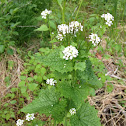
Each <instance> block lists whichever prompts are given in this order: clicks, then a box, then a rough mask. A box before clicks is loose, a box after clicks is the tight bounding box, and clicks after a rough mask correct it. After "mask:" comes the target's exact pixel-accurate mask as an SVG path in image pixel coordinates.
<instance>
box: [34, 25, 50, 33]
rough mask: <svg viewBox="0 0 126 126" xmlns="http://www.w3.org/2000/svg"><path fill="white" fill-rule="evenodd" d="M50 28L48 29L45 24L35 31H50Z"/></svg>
mask: <svg viewBox="0 0 126 126" xmlns="http://www.w3.org/2000/svg"><path fill="white" fill-rule="evenodd" d="M48 30H49V28H48V27H47V25H45V24H43V25H41V26H40V28H38V29H36V30H35V31H48Z"/></svg>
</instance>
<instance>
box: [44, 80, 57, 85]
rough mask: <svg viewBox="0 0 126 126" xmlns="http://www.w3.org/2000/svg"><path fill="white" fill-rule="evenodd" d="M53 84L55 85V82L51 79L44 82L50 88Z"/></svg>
mask: <svg viewBox="0 0 126 126" xmlns="http://www.w3.org/2000/svg"><path fill="white" fill-rule="evenodd" d="M55 83H57V81H56V80H54V79H53V78H50V79H47V80H46V84H49V85H51V86H54V85H55Z"/></svg>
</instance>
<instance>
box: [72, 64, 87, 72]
mask: <svg viewBox="0 0 126 126" xmlns="http://www.w3.org/2000/svg"><path fill="white" fill-rule="evenodd" d="M85 68H86V63H85V62H78V63H75V66H74V69H75V70H80V71H84V70H85Z"/></svg>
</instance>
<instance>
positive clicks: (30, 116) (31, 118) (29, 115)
mask: <svg viewBox="0 0 126 126" xmlns="http://www.w3.org/2000/svg"><path fill="white" fill-rule="evenodd" d="M34 118H35V117H34V113H33V114H29V113H28V114H27V115H26V120H28V121H30V120H33V119H34Z"/></svg>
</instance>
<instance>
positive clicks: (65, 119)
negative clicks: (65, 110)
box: [64, 117, 67, 126]
mask: <svg viewBox="0 0 126 126" xmlns="http://www.w3.org/2000/svg"><path fill="white" fill-rule="evenodd" d="M64 126H67V117H65V125H64Z"/></svg>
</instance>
